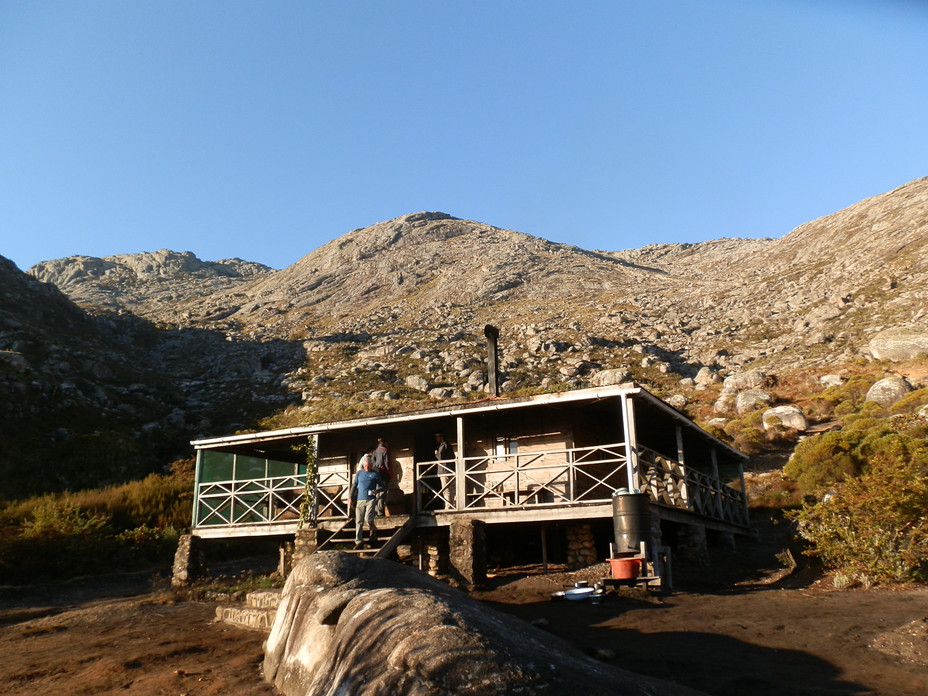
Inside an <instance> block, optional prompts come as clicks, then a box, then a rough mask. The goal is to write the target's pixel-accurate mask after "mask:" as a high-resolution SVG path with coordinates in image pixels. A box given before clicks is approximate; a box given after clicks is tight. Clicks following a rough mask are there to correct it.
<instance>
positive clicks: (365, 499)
mask: <svg viewBox="0 0 928 696" xmlns="http://www.w3.org/2000/svg"><path fill="white" fill-rule="evenodd" d="M383 488H384V485H383V479H382V478H381V477H380V474H379V473H378V472H376V471H371V461H370V457H365V458H364V460H363V464H362V465H361V471H359V472H358V473H357V475H355V477H354V483H352V484H351V498H352V499H355V494H357V502H356V503H355V510H354V547H355V548H356V549H360V548H361V542H362V540H363V535H364V523H365V522H366V523H367V528H368V530H369V539H370V541H371V543H373V542H374V540H375V539H376V538H377V527H375V526H374V515H375V513H376V511H377V510H376V505H377V494H378V493H380V491H382V490H383Z"/></svg>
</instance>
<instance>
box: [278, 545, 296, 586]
mask: <svg viewBox="0 0 928 696" xmlns="http://www.w3.org/2000/svg"><path fill="white" fill-rule="evenodd" d="M293 549H294V543H293V542H292V541H282V542H281V543H280V556H279V557H278V559H277V573H278V575H280V577H282V578H286V577H288V576H289V575H290V571H291V570H293Z"/></svg>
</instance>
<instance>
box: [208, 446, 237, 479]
mask: <svg viewBox="0 0 928 696" xmlns="http://www.w3.org/2000/svg"><path fill="white" fill-rule="evenodd" d="M234 462H235V455H234V454H227V453H226V452H215V451H212V450H204V451H203V452H201V453H200V483H214V482H216V481H231V480H232V472H233V470H234V467H233V465H234Z"/></svg>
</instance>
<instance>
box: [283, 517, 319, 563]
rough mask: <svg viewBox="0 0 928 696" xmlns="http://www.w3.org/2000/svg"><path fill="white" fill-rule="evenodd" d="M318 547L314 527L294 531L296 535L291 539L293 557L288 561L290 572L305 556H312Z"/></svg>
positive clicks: (316, 533)
mask: <svg viewBox="0 0 928 696" xmlns="http://www.w3.org/2000/svg"><path fill="white" fill-rule="evenodd" d="M318 546H319V530H318V529H316V528H315V527H303V528H302V529H298V530H296V535H295V536H294V538H293V556H292V558H291V561H290V569H291V570H292V569H293V566H295V565H296V564H297V563H299V562H300V561H302V560H303V559H304V558H306V557H307V556H310V555H312V554H314V553H315V552H316V548H317V547H318ZM288 573H289V571H288Z"/></svg>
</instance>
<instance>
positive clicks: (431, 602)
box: [264, 551, 697, 696]
mask: <svg viewBox="0 0 928 696" xmlns="http://www.w3.org/2000/svg"><path fill="white" fill-rule="evenodd" d="M264 674H265V676H266V677H267V679H268V680H270V681H272V682H273V683H274V685H275V686H276V687H277V688H278V689H279V690H280V691H281V692H282V693H284V694H286V695H287V696H336V695H341V694H351V696H367V695H373V694H391V695H409V696H420V695H421V696H425V695H426V694H429V695H431V696H435V695H441V694H447V695H449V696H450V695H451V694H455V695H473V696H476V695H483V694H487V695H489V694H516V693H518V694H524V695H526V696H528V695H530V694H591V695H594V694H595V695H596V696H601V695H602V694H630V695H642V696H644V695H645V694H647V695H649V696H662V695H668V696H670V695H680V696H683V695H685V694H690V695H692V694H696V693H697V692H695V691H692V690H690V689H686V688H683V687H680V686H676V685H674V684H669V683H666V682H661V681H658V680H654V679H649V678H646V677H643V676H639V675H636V674H632V673H631V672H626V671H622V670H618V669H615V668H611V667H608V666H606V665H603V664H601V663H599V662H596V661H594V660H592V659H590V658H588V657H586V656H585V655H583V654H581V653H579V652H577V651H575V650H573V649H572V648H571V647H570V646H568V645H567V644H565V643H563V642H562V641H560V640H558V639H556V638H554V637H553V636H550V635H548V634H546V633H544V632H543V631H540V630H539V629H536V628H534V627H532V626H529V625H528V624H526V623H524V622H522V621H519V620H518V619H515V618H513V617H511V616H504V615H502V614H500V613H498V612H496V611H493V610H492V609H490V608H488V607H486V606H484V605H482V604H480V603H479V602H477V601H476V600H473V599H471V598H470V597H468V596H467V595H466V594H464V593H462V592H459V591H457V590H454V589H452V588H450V587H448V586H447V585H445V584H443V583H440V582H438V581H437V580H434V579H433V578H431V577H429V576H427V575H425V574H423V573H420V572H418V571H416V570H413V569H411V568H407V567H406V566H402V565H399V564H396V563H393V562H391V561H384V560H379V559H371V560H364V559H359V558H355V557H353V556H349V555H347V554H342V553H339V552H337V551H329V552H321V553H317V554H314V555H312V556H310V557H309V558H306V559H305V560H304V561H302V562H301V563H300V564H299V565H297V566H296V568H294V570H293V572H292V573H291V575H290V577H289V579H288V580H287V584H286V586H285V588H284V591H283V595H282V601H281V604H280V608H279V609H278V611H277V616H276V618H275V620H274V626H273V628H272V629H271V633H270V636H269V637H268V640H267V643H266V646H265V657H264Z"/></svg>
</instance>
